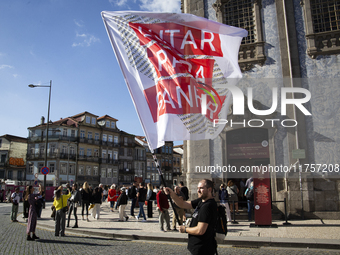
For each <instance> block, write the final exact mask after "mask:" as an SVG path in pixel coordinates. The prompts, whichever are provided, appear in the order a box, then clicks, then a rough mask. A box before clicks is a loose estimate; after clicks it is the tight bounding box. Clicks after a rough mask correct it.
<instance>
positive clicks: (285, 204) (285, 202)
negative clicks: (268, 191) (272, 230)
mask: <svg viewBox="0 0 340 255" xmlns="http://www.w3.org/2000/svg"><path fill="white" fill-rule="evenodd" d="M283 203H284V207H285V221H286V222H284V223H283V225H291V224H290V223H289V222H288V217H287V198H284V199H283Z"/></svg>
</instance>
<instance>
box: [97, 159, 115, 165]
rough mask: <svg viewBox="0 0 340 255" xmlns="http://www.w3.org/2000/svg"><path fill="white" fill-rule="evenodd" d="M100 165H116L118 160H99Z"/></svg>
mask: <svg viewBox="0 0 340 255" xmlns="http://www.w3.org/2000/svg"><path fill="white" fill-rule="evenodd" d="M100 163H101V164H112V165H118V163H119V161H118V159H112V158H100Z"/></svg>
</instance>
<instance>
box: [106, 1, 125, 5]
mask: <svg viewBox="0 0 340 255" xmlns="http://www.w3.org/2000/svg"><path fill="white" fill-rule="evenodd" d="M109 3H110V4H112V5H118V6H123V5H125V4H126V3H127V0H109Z"/></svg>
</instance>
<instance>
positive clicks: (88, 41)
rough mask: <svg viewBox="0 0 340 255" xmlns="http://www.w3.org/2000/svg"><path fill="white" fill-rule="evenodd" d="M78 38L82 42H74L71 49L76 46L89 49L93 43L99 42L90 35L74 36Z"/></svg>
mask: <svg viewBox="0 0 340 255" xmlns="http://www.w3.org/2000/svg"><path fill="white" fill-rule="evenodd" d="M76 36H77V37H78V38H81V39H82V41H81V42H78V43H76V42H74V43H73V44H72V47H77V46H82V47H84V46H85V47H89V46H91V45H92V44H93V43H95V42H98V41H100V40H99V38H97V37H95V36H94V35H90V34H78V33H77V35H76Z"/></svg>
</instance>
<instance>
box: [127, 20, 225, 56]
mask: <svg viewBox="0 0 340 255" xmlns="http://www.w3.org/2000/svg"><path fill="white" fill-rule="evenodd" d="M129 26H130V27H131V28H132V29H133V30H134V31H135V32H136V35H137V36H138V38H139V40H140V44H141V45H142V46H143V45H146V44H147V43H149V42H150V41H151V40H156V41H158V42H159V43H163V44H165V45H167V46H168V47H170V48H171V50H175V51H176V53H177V54H182V55H208V56H219V57H222V56H223V53H222V50H221V40H220V36H219V34H216V33H212V32H208V31H204V30H200V29H196V28H192V27H187V26H183V25H179V24H175V23H155V24H139V23H131V22H130V23H129Z"/></svg>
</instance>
